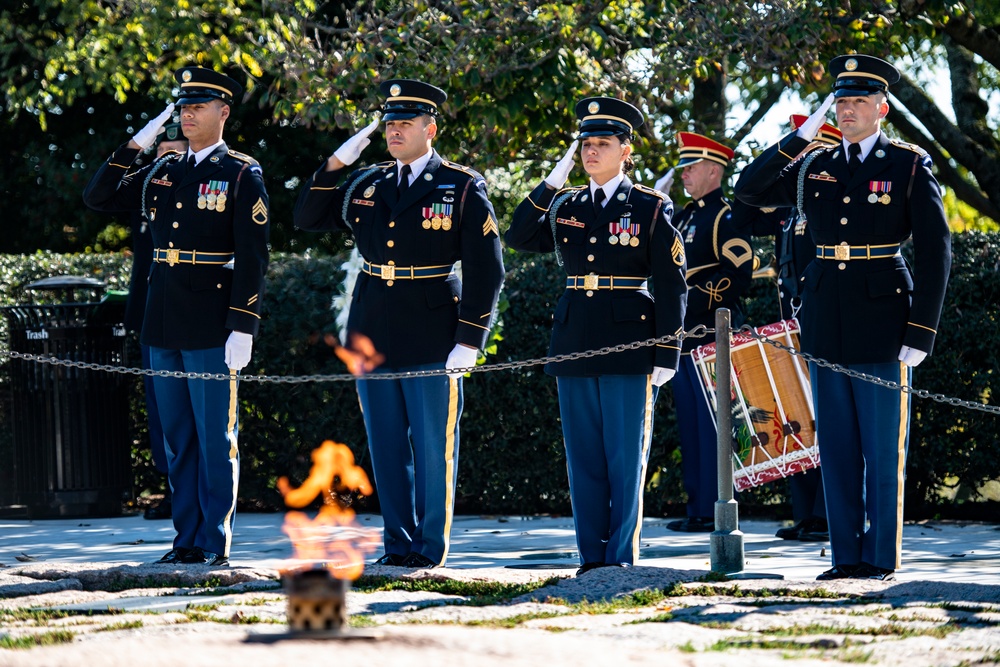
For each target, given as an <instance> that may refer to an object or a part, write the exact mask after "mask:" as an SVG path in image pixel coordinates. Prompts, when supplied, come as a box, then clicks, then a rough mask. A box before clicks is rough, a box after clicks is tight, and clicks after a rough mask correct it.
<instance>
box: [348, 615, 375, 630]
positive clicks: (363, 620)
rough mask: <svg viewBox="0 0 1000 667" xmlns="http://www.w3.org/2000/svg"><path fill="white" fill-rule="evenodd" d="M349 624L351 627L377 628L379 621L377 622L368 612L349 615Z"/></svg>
mask: <svg viewBox="0 0 1000 667" xmlns="http://www.w3.org/2000/svg"><path fill="white" fill-rule="evenodd" d="M347 625H348V627H351V628H377V627H378V623H376V622H375V619H373V618H372V617H371V616H369V615H368V614H353V615H351V616H348V617H347Z"/></svg>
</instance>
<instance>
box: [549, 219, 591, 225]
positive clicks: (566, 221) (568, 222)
mask: <svg viewBox="0 0 1000 667" xmlns="http://www.w3.org/2000/svg"><path fill="white" fill-rule="evenodd" d="M556 222H557V223H558V224H560V225H569V226H570V227H586V226H587V225H585V224H584V223H582V222H580V221H579V220H577V219H576V218H573V219H571V220H570V219H567V218H556Z"/></svg>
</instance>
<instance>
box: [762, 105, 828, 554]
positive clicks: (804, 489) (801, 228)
mask: <svg viewBox="0 0 1000 667" xmlns="http://www.w3.org/2000/svg"><path fill="white" fill-rule="evenodd" d="M806 120H807V118H806V116H804V115H801V114H792V117H791V123H792V127H793V129H798V128H799V127H801V126H802V124H803V123H805V122H806ZM842 140H843V134H841V132H840V130H838V129H837V128H836V127H834V126H833V125H830V124H829V123H823V125H822V126H821V127H820V128H819V130H818V131H817V133H816V137H815V138H814V139H813V143H811V144H809V145H808V146H807V147H806V148H805V149H804V151H805V152H808V151H810V150H812V149H815V148H819V147H821V146H823V145H826V146H839V145H840V142H841V141H842ZM747 222H748V223H750V224H751V225H752V231H751V233H752V234H753V235H754V236H774V254H775V262H776V264H777V270H778V278H777V283H778V304H779V307H780V309H781V317H782V319H790V318H793V317H797V316H798V312H799V309H800V308H801V307H802V298H801V297H800V295H799V291H800V290H799V283H800V281H801V278H802V275H803V274H804V273H805V270H806V267H807V266H808V265H809V263H810V262H811V261H813V259H815V258H816V244H815V243H814V242H813V240H812V236H811V235H810V233H809V229H808V227H809V222H808V220H806V218H805V216H803V215H802V214H801V212H800V211H799V209H798V208H797V207H795V206H792V207H791V208H778V209H770V208H769V209H762V210H761V214H760V215H753V216H748V219H747ZM788 485H789V487H790V489H791V495H792V518H793V519H794V520H795V522H796V523H795V525H794V526H789V527H786V528H779V529H778V532H777V533H775V537H780V538H781V539H783V540H798V541H800V542H826V541H827V540H829V539H830V532H829V529H828V527H827V522H826V498H825V496H824V494H823V472H822V468H820V467H818V466H817V467H815V468H810V469H809V470H806V471H803V472H800V473H796V474H794V475H792V476H791V477H790V478H789V480H788Z"/></svg>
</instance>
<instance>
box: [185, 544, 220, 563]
mask: <svg viewBox="0 0 1000 667" xmlns="http://www.w3.org/2000/svg"><path fill="white" fill-rule="evenodd" d="M212 555H213V556H214V555H215V554H212ZM179 562H181V563H184V564H185V565H201V564H203V563H207V562H208V556H207V555H206V554H205V550H204V549H202V548H201V547H194V548H193V549H188V552H187V553H186V554H184V555H183V556H181V558H180V561H179Z"/></svg>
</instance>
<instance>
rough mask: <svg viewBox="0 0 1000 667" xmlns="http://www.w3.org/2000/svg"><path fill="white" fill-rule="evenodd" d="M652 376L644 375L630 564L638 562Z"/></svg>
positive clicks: (649, 439)
mask: <svg viewBox="0 0 1000 667" xmlns="http://www.w3.org/2000/svg"><path fill="white" fill-rule="evenodd" d="M652 380H653V376H652V375H650V376H647V377H646V410H645V414H644V415H643V418H642V459H641V461H642V467H641V468H640V470H639V515H638V516H637V517H636V520H635V532H633V533H632V564H633V565H634V564H635V563H638V562H639V538H640V537H641V536H642V498H643V495H645V493H644V492H645V491H646V463H647V460H648V459H647V457H648V456H649V446H650V443H651V442H652V440H653V382H652Z"/></svg>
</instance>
